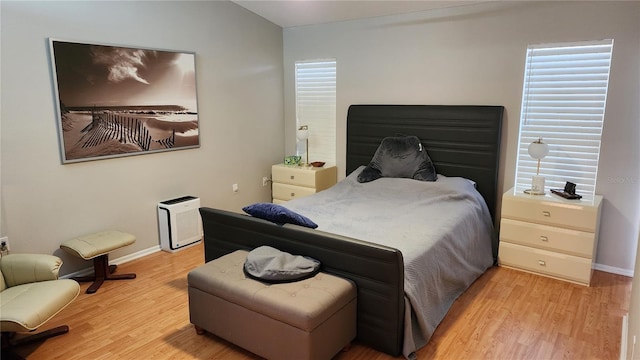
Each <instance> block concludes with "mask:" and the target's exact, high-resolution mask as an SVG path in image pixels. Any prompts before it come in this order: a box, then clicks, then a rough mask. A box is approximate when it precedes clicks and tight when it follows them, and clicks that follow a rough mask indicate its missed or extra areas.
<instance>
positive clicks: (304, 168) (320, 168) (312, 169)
mask: <svg viewBox="0 0 640 360" xmlns="http://www.w3.org/2000/svg"><path fill="white" fill-rule="evenodd" d="M273 166H277V167H281V168H285V169H295V170H307V171H322V170H327V169H331V168H332V167H335V166H334V165H325V166H321V167H315V166H302V165H285V164H275V165H273Z"/></svg>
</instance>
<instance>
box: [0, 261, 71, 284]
mask: <svg viewBox="0 0 640 360" xmlns="http://www.w3.org/2000/svg"><path fill="white" fill-rule="evenodd" d="M61 266H62V260H60V258H59V257H57V256H53V255H46V254H10V255H5V256H3V257H2V261H0V269H1V270H2V277H3V279H4V281H5V284H6V287H11V286H16V285H21V284H27V283H32V282H36V281H47V280H56V279H57V278H58V271H59V270H60V267H61ZM2 290H4V288H3V289H2Z"/></svg>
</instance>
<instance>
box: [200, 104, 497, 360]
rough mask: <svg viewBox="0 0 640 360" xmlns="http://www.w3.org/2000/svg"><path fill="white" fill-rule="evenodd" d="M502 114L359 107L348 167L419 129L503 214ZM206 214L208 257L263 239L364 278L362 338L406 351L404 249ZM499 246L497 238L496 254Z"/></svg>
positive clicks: (445, 163) (352, 116)
mask: <svg viewBox="0 0 640 360" xmlns="http://www.w3.org/2000/svg"><path fill="white" fill-rule="evenodd" d="M502 114H503V107H502V106H451V105H352V106H351V107H350V108H349V112H348V115H347V169H346V173H347V174H349V173H350V172H352V171H353V170H355V169H356V168H357V167H358V166H360V165H366V164H368V163H369V161H370V160H371V158H372V157H373V154H374V153H375V151H376V149H377V147H378V145H379V144H380V141H381V140H382V139H383V138H384V137H386V136H395V135H397V134H406V135H416V136H418V137H419V138H420V139H421V140H422V142H423V144H424V146H425V147H426V148H427V151H428V153H429V156H430V157H431V159H432V160H433V162H434V164H435V167H436V170H437V171H438V173H440V174H443V175H447V176H462V177H466V178H468V179H471V180H474V181H475V182H476V183H477V189H478V191H479V192H480V193H481V194H482V196H483V197H484V199H485V201H486V202H487V205H488V207H489V209H490V211H491V215H492V216H495V213H496V212H495V206H496V200H497V199H496V198H497V180H498V164H499V158H500V133H501V125H502ZM200 213H201V215H202V222H203V227H204V246H205V261H211V260H213V259H216V258H218V257H220V256H222V255H226V254H228V253H230V252H233V251H235V250H238V249H244V250H251V249H253V248H255V247H258V246H261V245H269V246H272V247H275V248H278V249H280V250H283V251H286V252H290V253H292V254H300V255H307V256H311V257H313V258H316V259H318V260H320V261H321V262H322V270H323V271H325V272H328V273H331V274H335V275H338V276H342V277H344V278H347V279H350V280H352V281H353V282H355V283H356V285H357V288H358V327H357V329H358V333H357V339H358V341H359V342H361V343H363V344H365V345H367V346H370V347H372V348H374V349H376V350H379V351H382V352H385V353H388V354H390V355H393V356H398V355H400V354H401V353H402V345H403V332H404V263H403V258H402V254H401V253H400V251H399V250H397V249H394V248H390V247H386V246H382V245H377V244H373V243H370V242H366V241H361V240H357V239H353V238H348V237H344V236H340V235H335V234H331V233H327V232H323V231H319V230H311V229H308V228H304V227H300V226H296V225H290V224H287V225H284V226H279V225H275V224H273V223H271V222H268V221H264V220H261V219H258V218H254V217H251V216H247V215H244V214H237V213H233V212H228V211H224V210H219V209H212V208H201V209H200ZM496 251H497V244H494V258H495V256H496V255H497V252H496Z"/></svg>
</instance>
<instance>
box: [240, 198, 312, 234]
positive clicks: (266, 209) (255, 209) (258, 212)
mask: <svg viewBox="0 0 640 360" xmlns="http://www.w3.org/2000/svg"><path fill="white" fill-rule="evenodd" d="M242 210H244V212H246V213H247V214H249V215H251V216H255V217H257V218H260V219H264V220H268V221H271V222H274V223H276V224H280V225H282V224H295V225H300V226H305V227H308V228H312V229H315V228H317V227H318V224H316V223H314V222H313V221H311V219H309V218H308V217H306V216H304V215H300V214H298V213H297V212H295V211H291V210H289V209H287V208H286V207H284V206H281V205H277V204H272V203H255V204H253V205H249V206H245V207H243V208H242Z"/></svg>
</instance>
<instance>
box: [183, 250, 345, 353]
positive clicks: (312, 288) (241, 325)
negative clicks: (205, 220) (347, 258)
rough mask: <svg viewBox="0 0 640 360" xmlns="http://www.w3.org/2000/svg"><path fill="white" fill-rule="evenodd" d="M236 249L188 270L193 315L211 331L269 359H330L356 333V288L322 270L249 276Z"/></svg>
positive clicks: (202, 328)
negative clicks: (289, 277)
mask: <svg viewBox="0 0 640 360" xmlns="http://www.w3.org/2000/svg"><path fill="white" fill-rule="evenodd" d="M247 254H248V252H247V251H243V250H238V251H236V252H233V253H231V254H228V255H225V256H222V257H220V258H218V259H215V260H213V261H210V262H208V263H206V264H204V265H202V266H200V267H198V268H196V269H194V270H192V271H191V272H190V273H189V274H188V277H187V279H188V292H189V317H190V320H191V323H192V324H194V325H195V327H196V331H197V332H198V334H202V333H204V331H205V330H206V331H209V332H210V333H212V334H214V335H217V336H219V337H221V338H223V339H225V340H227V341H230V342H232V343H234V344H236V345H238V346H240V347H242V348H245V349H247V350H249V351H251V352H253V353H255V354H257V355H260V356H262V357H264V358H267V359H286V360H290V359H296V360H302V359H312V360H316V359H323V360H326V359H331V358H332V357H333V356H334V355H335V354H337V353H338V352H339V351H340V350H342V349H343V348H345V347H346V346H348V345H349V344H350V342H351V340H353V339H354V338H355V336H356V288H355V285H354V284H353V283H352V282H350V281H348V280H345V279H342V278H339V277H336V276H333V275H330V274H326V273H322V272H320V273H318V274H316V275H315V276H314V277H311V278H308V279H305V280H300V281H296V282H290V283H282V284H266V283H263V282H261V281H257V280H253V279H250V278H248V277H246V276H245V274H244V271H243V266H244V262H245V259H246V257H247Z"/></svg>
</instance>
